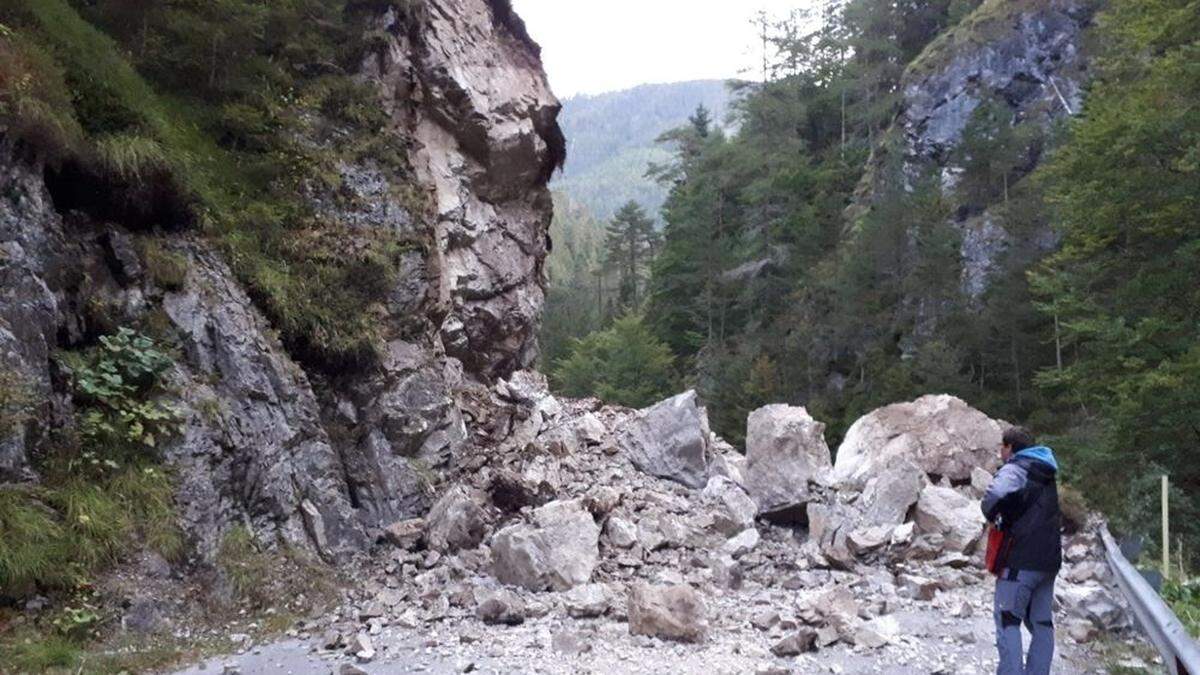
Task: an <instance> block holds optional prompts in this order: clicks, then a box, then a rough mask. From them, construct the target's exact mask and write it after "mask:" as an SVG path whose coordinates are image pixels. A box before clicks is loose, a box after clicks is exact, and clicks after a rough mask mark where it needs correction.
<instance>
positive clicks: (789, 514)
mask: <svg viewBox="0 0 1200 675" xmlns="http://www.w3.org/2000/svg"><path fill="white" fill-rule="evenodd" d="M832 465H833V463H832V461H831V460H830V455H829V446H828V445H826V444H825V425H824V424H822V423H820V422H818V421H816V420H814V419H813V418H812V417H811V416H810V415H809V414H808V411H807V410H805V409H804V408H801V407H795V406H788V405H781V404H777V405H768V406H764V407H762V408H759V409H758V410H755V411H754V412H752V413H750V416H749V418H747V420H746V469H745V476H744V479H745V485H746V489H747V491H749V493H750V496H751V497H753V498H754V501H755V502H756V503H757V504H758V513H759V514H760V515H763V516H764V517H767V518H771V519H776V520H783V521H789V522H791V521H797V520H799V519H800V516H801V515H802V514H803V513H804V506H805V504H806V503H807V502H808V501H809V496H810V491H809V485H808V484H809V481H811V480H814V479H817V478H818V477H819V475H820V474H821V473H823V472H827V471H828V470H829V469H830V468H831V467H832Z"/></svg>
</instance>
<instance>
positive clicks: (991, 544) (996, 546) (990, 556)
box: [984, 525, 1012, 577]
mask: <svg viewBox="0 0 1200 675" xmlns="http://www.w3.org/2000/svg"><path fill="white" fill-rule="evenodd" d="M1011 544H1012V540H1011V539H1009V537H1008V535H1006V534H1005V533H1004V530H1001V529H1000V528H998V527H996V526H995V525H989V526H988V532H987V553H986V554H985V555H984V565H985V566H986V567H987V571H989V572H991V573H992V575H993V576H997V577H998V576H1000V572H1001V571H1003V570H1004V563H1005V562H1006V560H1007V558H1008V548H1009V546H1010V545H1011Z"/></svg>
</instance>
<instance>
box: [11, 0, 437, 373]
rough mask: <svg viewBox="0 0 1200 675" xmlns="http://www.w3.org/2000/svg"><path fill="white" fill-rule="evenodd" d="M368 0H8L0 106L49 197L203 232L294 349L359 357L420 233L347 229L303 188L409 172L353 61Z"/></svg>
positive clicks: (332, 187) (303, 355)
mask: <svg viewBox="0 0 1200 675" xmlns="http://www.w3.org/2000/svg"><path fill="white" fill-rule="evenodd" d="M383 4H386V3H358V2H333V3H330V2H319V1H317V0H293V1H289V2H283V3H269V4H264V3H260V2H254V1H252V0H229V1H226V2H220V3H209V2H187V1H179V2H166V3H147V2H139V1H137V0H132V1H113V2H100V3H70V2H68V1H67V0H15V2H11V3H6V4H5V6H4V7H3V8H0V26H2V28H0V120H2V121H3V124H4V126H5V127H6V128H7V129H9V130H10V133H11V135H12V136H14V137H15V138H16V139H18V140H20V141H21V142H22V143H23V144H24V145H25V146H26V147H27V148H28V149H29V152H31V153H35V154H37V155H40V156H42V157H43V158H44V159H45V160H46V161H47V163H48V166H49V167H50V170H49V172H48V178H49V181H48V183H49V185H50V187H51V190H52V192H53V193H54V197H55V201H56V204H57V205H58V207H59V208H60V209H62V210H64V211H65V210H70V209H79V210H82V211H85V212H87V213H89V214H91V215H93V216H94V217H96V218H98V219H101V220H113V221H117V222H122V223H125V224H127V225H131V226H141V227H143V228H145V229H159V230H178V229H183V228H194V229H198V230H200V231H202V232H204V233H205V234H207V235H209V236H210V237H211V238H212V239H213V240H214V241H215V242H217V243H218V244H219V245H220V246H221V247H222V248H223V250H224V251H225V252H226V253H227V257H228V259H229V261H230V263H231V265H232V266H233V268H234V269H235V271H236V272H237V274H238V275H239V277H240V278H241V279H242V281H243V282H244V283H245V284H246V285H247V287H248V288H249V289H250V291H251V293H252V294H253V295H254V297H255V299H256V301H258V302H259V304H260V305H261V306H262V308H263V309H264V310H265V311H266V313H267V314H268V316H269V317H270V319H271V320H272V322H273V323H274V324H275V325H276V327H277V328H278V329H279V330H280V333H281V335H282V338H283V340H284V343H285V344H286V345H287V346H288V347H289V349H290V350H292V352H293V353H294V354H295V355H296V356H297V357H298V358H300V359H301V360H303V361H304V362H305V363H306V364H307V365H310V366H312V367H315V368H318V369H322V370H340V369H344V368H347V367H356V366H361V365H364V364H366V363H368V362H370V361H371V360H372V359H373V358H374V356H375V347H376V344H377V342H378V330H379V328H378V322H377V321H375V320H374V313H373V312H372V305H373V304H374V303H375V302H377V301H378V299H379V298H380V297H381V296H382V295H383V293H384V289H386V288H387V286H388V285H389V283H390V280H391V279H392V278H393V275H394V274H395V267H396V263H397V257H398V255H399V253H400V252H402V251H403V250H404V249H406V248H410V247H412V246H415V245H420V242H411V241H400V240H399V239H397V238H396V237H392V236H384V235H380V234H372V235H371V236H367V235H366V234H364V233H362V232H356V231H353V230H351V229H350V228H349V226H347V225H345V224H344V223H339V222H337V220H336V219H333V218H330V217H328V216H326V215H324V214H322V213H319V212H317V211H316V210H315V209H314V208H313V207H312V198H314V197H318V198H322V199H325V200H328V201H330V202H333V203H336V202H337V200H339V199H346V198H345V197H343V196H339V195H343V194H344V192H343V191H341V190H340V189H339V187H340V184H341V181H342V176H341V173H340V171H339V169H340V167H341V166H342V165H343V164H346V163H355V162H365V163H368V164H369V165H370V166H373V167H374V168H376V169H378V170H381V171H383V172H385V174H387V175H389V176H390V177H392V178H393V179H394V182H395V183H396V184H404V183H405V181H406V178H405V177H406V175H407V167H406V166H405V161H404V159H403V153H402V152H401V151H400V150H399V149H398V148H397V145H396V144H398V143H402V142H403V140H402V139H400V138H398V137H397V136H396V135H394V134H392V133H390V132H389V121H388V119H387V117H386V115H385V114H384V113H383V112H382V110H381V108H380V106H379V105H378V103H377V101H376V100H375V94H374V92H373V90H371V89H370V88H369V87H368V86H366V85H362V84H359V83H357V82H356V81H355V80H354V79H353V77H352V76H351V74H352V73H353V72H354V71H355V70H356V69H357V66H358V64H359V63H361V62H362V60H363V58H365V57H366V56H367V55H369V54H370V53H371V50H372V49H377V48H379V45H378V43H377V41H373V40H372V39H371V35H373V33H371V32H370V31H368V30H367V25H366V17H367V16H369V15H371V14H370V13H371V12H373V11H374V10H378V9H380V8H381V7H378V6H376V5H383ZM406 6H408V5H406ZM404 197H405V199H407V200H408V202H409V204H410V206H411V207H412V208H413V209H414V211H416V212H418V214H419V212H420V210H421V208H422V207H421V204H420V201H419V200H417V199H414V198H412V197H411V196H404Z"/></svg>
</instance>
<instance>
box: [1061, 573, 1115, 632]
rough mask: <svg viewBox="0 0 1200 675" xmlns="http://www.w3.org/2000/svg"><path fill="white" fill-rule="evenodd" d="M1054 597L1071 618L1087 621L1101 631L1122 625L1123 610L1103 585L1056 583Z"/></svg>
mask: <svg viewBox="0 0 1200 675" xmlns="http://www.w3.org/2000/svg"><path fill="white" fill-rule="evenodd" d="M1054 595H1055V597H1056V598H1057V599H1058V602H1059V605H1061V606H1062V607H1063V609H1064V610H1065V611H1066V613H1067V614H1068V616H1070V617H1071V618H1072V619H1077V620H1082V621H1088V622H1090V623H1091V624H1092V625H1093V626H1095V627H1096V628H1098V629H1100V630H1102V631H1110V630H1113V629H1115V628H1119V627H1122V626H1124V625H1125V624H1126V623H1127V622H1128V619H1127V617H1126V614H1125V610H1124V609H1123V608H1122V607H1121V605H1119V604H1117V601H1116V599H1115V598H1114V597H1113V596H1112V595H1111V594H1110V593H1109V592H1108V590H1106V589H1105V588H1104V587H1103V586H1098V585H1095V584H1088V585H1083V586H1076V585H1072V584H1058V585H1056V586H1055V591H1054Z"/></svg>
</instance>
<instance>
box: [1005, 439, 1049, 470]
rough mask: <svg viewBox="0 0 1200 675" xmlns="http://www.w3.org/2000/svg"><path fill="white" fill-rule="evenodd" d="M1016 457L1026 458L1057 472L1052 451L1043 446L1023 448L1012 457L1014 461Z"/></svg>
mask: <svg viewBox="0 0 1200 675" xmlns="http://www.w3.org/2000/svg"><path fill="white" fill-rule="evenodd" d="M1017 457H1028V458H1029V459H1033V460H1037V461H1039V462H1042V463H1043V464H1046V465H1048V466H1049V467H1050V469H1051V470H1052V471H1054V472H1055V473H1057V472H1058V460H1056V459H1054V451H1053V450H1051V449H1050V448H1047V447H1046V446H1044V445H1035V446H1034V447H1032V448H1025V449H1024V450H1021V451H1019V452H1017V453H1016V454H1014V455H1013V458H1014V459H1015V458H1017Z"/></svg>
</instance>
